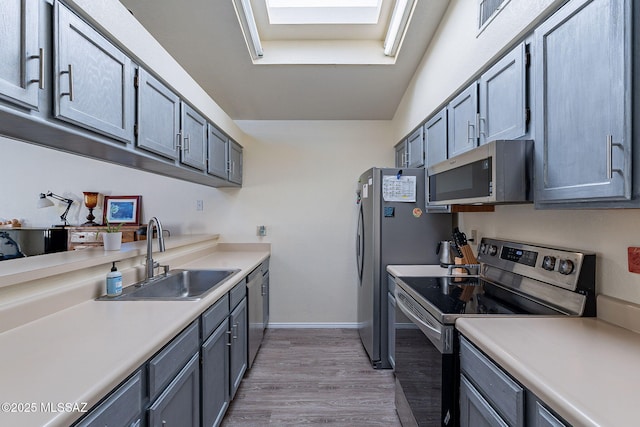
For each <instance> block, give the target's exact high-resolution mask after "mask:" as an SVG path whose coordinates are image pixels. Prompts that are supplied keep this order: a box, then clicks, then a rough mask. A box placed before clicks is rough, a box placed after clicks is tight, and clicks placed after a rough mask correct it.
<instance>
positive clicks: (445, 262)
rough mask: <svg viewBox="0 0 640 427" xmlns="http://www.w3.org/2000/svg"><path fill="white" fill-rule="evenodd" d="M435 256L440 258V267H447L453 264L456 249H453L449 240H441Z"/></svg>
mask: <svg viewBox="0 0 640 427" xmlns="http://www.w3.org/2000/svg"><path fill="white" fill-rule="evenodd" d="M436 254H437V255H438V256H439V257H440V266H441V267H448V266H450V265H452V264H454V263H455V257H456V256H457V254H456V249H455V248H454V247H453V242H452V241H451V240H443V241H442V242H440V243H438V248H437V249H436Z"/></svg>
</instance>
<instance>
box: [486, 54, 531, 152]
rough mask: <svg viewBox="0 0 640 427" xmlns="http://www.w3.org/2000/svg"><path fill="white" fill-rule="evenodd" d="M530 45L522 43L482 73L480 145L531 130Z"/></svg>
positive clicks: (512, 137)
mask: <svg viewBox="0 0 640 427" xmlns="http://www.w3.org/2000/svg"><path fill="white" fill-rule="evenodd" d="M526 58H527V52H526V45H525V43H520V44H519V45H518V46H516V48H515V49H513V50H512V51H511V52H509V53H508V54H506V55H505V56H504V57H502V58H501V59H500V60H499V61H498V62H497V63H496V64H495V65H493V66H492V67H491V68H489V70H487V71H486V72H484V73H483V74H482V75H481V76H480V80H479V85H480V87H479V111H480V118H479V121H478V127H479V128H478V135H479V137H480V145H482V144H485V143H487V142H490V141H495V140H497V139H517V138H520V137H522V136H524V135H525V134H526V133H527V114H528V113H527V105H526V90H527V89H526V88H527V73H526Z"/></svg>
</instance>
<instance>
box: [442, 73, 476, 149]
mask: <svg viewBox="0 0 640 427" xmlns="http://www.w3.org/2000/svg"><path fill="white" fill-rule="evenodd" d="M447 113H448V116H449V117H448V119H449V123H448V125H449V132H448V135H447V137H448V139H447V146H448V152H449V158H451V157H453V156H456V155H458V154H460V153H464V152H465V151H469V150H471V149H472V148H474V147H476V146H477V145H478V142H477V141H478V139H477V124H476V121H477V120H478V84H477V83H473V84H472V85H471V86H469V87H468V88H467V89H466V90H465V91H463V92H462V93H460V94H459V95H458V96H456V97H455V98H454V99H453V100H452V101H451V102H450V103H449V105H448V106H447Z"/></svg>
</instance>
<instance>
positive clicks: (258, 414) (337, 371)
mask: <svg viewBox="0 0 640 427" xmlns="http://www.w3.org/2000/svg"><path fill="white" fill-rule="evenodd" d="M316 424H321V425H323V426H345V427H347V426H348V427H365V426H366V427H376V426H380V427H399V426H400V422H399V420H398V417H397V415H396V412H395V408H394V379H393V372H392V371H391V370H389V369H384V370H375V369H373V368H372V367H371V364H370V362H369V360H368V358H367V355H366V353H365V351H364V348H363V347H362V344H361V343H360V339H359V337H358V331H357V329H267V331H266V334H265V339H264V341H263V343H262V346H261V348H260V351H259V352H258V356H257V357H256V359H255V362H254V364H253V367H252V369H251V370H250V371H249V372H248V374H247V375H246V376H245V378H244V380H243V382H242V384H241V385H240V388H239V389H238V392H237V394H236V397H235V399H234V401H233V402H232V404H231V407H230V408H229V411H228V412H227V415H226V417H225V419H224V421H223V422H222V427H236V426H251V427H253V426H256V427H260V426H304V425H316Z"/></svg>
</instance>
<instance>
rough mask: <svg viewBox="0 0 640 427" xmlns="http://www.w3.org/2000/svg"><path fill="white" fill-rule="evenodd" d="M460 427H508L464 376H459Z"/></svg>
mask: <svg viewBox="0 0 640 427" xmlns="http://www.w3.org/2000/svg"><path fill="white" fill-rule="evenodd" d="M460 427H508V424H507V423H506V422H504V420H503V419H502V418H500V415H498V413H497V412H496V411H495V410H494V409H493V408H492V407H491V405H490V404H489V402H487V401H486V400H485V399H484V398H483V397H482V395H481V394H480V392H479V391H478V390H476V388H475V387H474V386H473V384H471V383H470V382H469V381H468V380H467V379H466V378H465V376H464V375H462V376H460ZM514 427H515V426H514Z"/></svg>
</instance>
